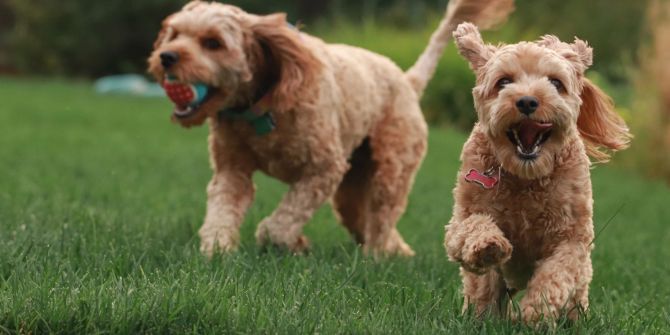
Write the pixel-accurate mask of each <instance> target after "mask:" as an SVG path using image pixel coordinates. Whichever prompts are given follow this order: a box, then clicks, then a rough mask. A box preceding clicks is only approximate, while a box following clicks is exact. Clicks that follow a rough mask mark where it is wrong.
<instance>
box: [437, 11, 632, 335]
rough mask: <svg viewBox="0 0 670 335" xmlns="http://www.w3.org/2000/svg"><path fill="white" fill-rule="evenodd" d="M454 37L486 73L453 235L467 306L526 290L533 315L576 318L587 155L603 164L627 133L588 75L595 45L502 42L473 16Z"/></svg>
mask: <svg viewBox="0 0 670 335" xmlns="http://www.w3.org/2000/svg"><path fill="white" fill-rule="evenodd" d="M454 37H455V40H456V44H457V46H458V49H459V51H460V53H461V55H463V57H464V58H466V60H467V61H468V62H469V63H470V66H471V68H472V69H473V70H474V72H475V73H476V76H477V83H476V86H475V88H474V90H473V96H474V100H475V109H476V111H477V116H478V119H479V121H478V122H477V123H476V124H475V126H474V129H473V130H472V133H471V135H470V138H469V139H468V141H467V142H466V143H465V145H464V148H463V152H462V154H461V161H462V167H461V170H460V172H459V178H458V181H457V185H456V188H455V190H454V201H455V205H454V211H453V217H452V219H451V220H450V222H449V225H447V227H446V238H445V247H446V249H447V253H448V256H449V258H450V259H451V260H452V261H455V262H458V263H459V264H460V265H461V277H462V280H463V293H464V296H465V303H464V309H465V310H467V309H469V308H474V310H475V311H476V312H477V313H479V314H482V313H484V312H487V311H491V312H493V313H499V314H501V315H507V313H509V312H510V310H509V308H508V306H509V304H508V302H509V299H510V298H511V296H513V295H514V294H515V293H516V292H518V291H520V290H523V289H525V290H526V293H525V296H524V297H523V298H522V299H521V301H520V311H521V313H522V315H521V317H522V318H523V319H524V320H525V321H528V322H534V321H538V320H539V319H541V318H547V319H555V318H556V317H559V316H561V315H567V316H568V317H570V318H577V317H578V316H579V314H580V311H584V310H586V309H587V308H588V303H589V301H588V290H589V283H590V282H591V277H592V267H591V249H592V248H593V239H594V233H593V222H592V215H593V208H592V207H593V199H592V191H591V180H590V172H589V171H590V167H591V164H592V163H591V161H590V159H589V156H590V157H591V158H592V159H594V160H595V161H599V162H604V161H606V160H607V159H608V158H609V155H610V153H611V152H613V151H617V150H621V149H624V148H626V147H627V146H628V143H629V141H630V138H631V135H630V134H629V132H628V128H627V127H626V124H625V123H624V121H623V120H622V119H621V117H619V116H618V115H617V114H616V112H615V111H614V107H613V104H612V102H611V99H610V98H609V97H608V96H607V95H605V94H604V93H603V92H602V91H601V90H600V89H599V88H598V87H597V86H595V85H594V84H593V83H592V82H591V81H589V79H587V78H586V77H585V74H584V73H585V71H586V70H587V68H588V67H589V66H591V64H592V57H593V51H592V49H591V48H590V47H589V46H588V45H587V43H586V42H584V41H581V40H579V39H576V40H575V42H574V43H572V44H568V43H564V42H561V41H560V40H559V39H558V38H556V37H554V36H544V37H542V38H541V39H540V40H539V41H537V42H521V43H518V44H513V45H499V46H493V45H489V44H485V43H484V41H483V40H482V37H481V35H480V33H479V31H478V29H477V27H476V26H474V25H472V24H468V23H464V24H461V25H460V26H459V27H458V28H457V29H456V31H455V32H454ZM513 316H514V315H513Z"/></svg>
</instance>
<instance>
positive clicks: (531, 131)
mask: <svg viewBox="0 0 670 335" xmlns="http://www.w3.org/2000/svg"><path fill="white" fill-rule="evenodd" d="M553 126H554V125H553V124H551V123H540V122H537V121H533V120H531V119H525V120H523V121H521V124H519V129H518V134H519V140H520V141H521V145H522V146H523V147H524V148H525V149H531V148H532V147H533V145H534V144H535V142H537V138H538V137H540V135H542V134H543V133H545V132H546V131H548V130H550V129H551V128H553Z"/></svg>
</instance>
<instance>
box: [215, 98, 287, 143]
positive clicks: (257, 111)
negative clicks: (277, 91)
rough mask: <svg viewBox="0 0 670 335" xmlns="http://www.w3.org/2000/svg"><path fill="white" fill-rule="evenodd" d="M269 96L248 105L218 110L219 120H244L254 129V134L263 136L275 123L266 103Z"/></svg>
mask: <svg viewBox="0 0 670 335" xmlns="http://www.w3.org/2000/svg"><path fill="white" fill-rule="evenodd" d="M269 96H270V95H268V96H266V97H265V98H263V99H261V100H260V101H259V102H257V103H256V104H254V105H252V106H249V107H238V108H228V109H224V110H222V111H220V112H219V115H218V116H219V121H223V120H233V121H237V120H241V121H246V122H247V123H249V125H251V126H252V127H253V128H254V130H255V131H256V135H258V136H265V135H268V134H270V133H271V132H272V131H273V130H274V129H275V128H276V127H277V125H276V124H275V120H274V118H273V117H272V113H271V111H270V108H269V107H270V104H269V103H268V100H269Z"/></svg>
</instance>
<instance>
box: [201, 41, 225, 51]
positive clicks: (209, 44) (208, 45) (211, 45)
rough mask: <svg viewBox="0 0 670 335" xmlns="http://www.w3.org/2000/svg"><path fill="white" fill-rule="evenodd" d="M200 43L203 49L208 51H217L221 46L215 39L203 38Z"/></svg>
mask: <svg viewBox="0 0 670 335" xmlns="http://www.w3.org/2000/svg"><path fill="white" fill-rule="evenodd" d="M200 43H202V47H203V48H205V49H209V50H219V49H221V46H222V45H221V42H219V40H217V39H216V38H203V39H202V41H201V42H200Z"/></svg>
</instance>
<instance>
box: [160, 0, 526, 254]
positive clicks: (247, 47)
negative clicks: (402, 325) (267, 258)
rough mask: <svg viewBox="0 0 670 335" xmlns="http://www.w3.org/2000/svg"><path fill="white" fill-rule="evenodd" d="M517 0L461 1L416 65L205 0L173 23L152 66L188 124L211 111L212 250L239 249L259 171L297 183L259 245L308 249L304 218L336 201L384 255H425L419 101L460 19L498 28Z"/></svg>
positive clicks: (204, 243)
mask: <svg viewBox="0 0 670 335" xmlns="http://www.w3.org/2000/svg"><path fill="white" fill-rule="evenodd" d="M512 8H513V2H512V0H455V1H452V2H450V5H449V7H448V10H447V15H446V16H445V19H444V20H443V21H442V22H441V24H440V27H439V28H438V30H437V31H436V33H435V34H434V35H433V38H432V39H431V43H430V44H429V46H428V48H427V49H426V51H425V52H424V54H422V56H421V57H420V59H419V60H418V62H417V63H416V64H415V66H414V67H413V68H411V69H410V70H409V71H407V72H403V71H402V70H401V69H400V68H399V67H398V66H397V65H395V64H394V63H393V62H391V61H390V60H389V59H388V58H386V57H383V56H380V55H377V54H375V53H372V52H370V51H367V50H363V49H360V48H356V47H351V46H346V45H337V44H327V43H324V42H323V41H322V40H320V39H318V38H316V37H313V36H310V35H308V34H305V33H302V32H300V31H299V30H298V29H296V28H295V27H293V26H291V25H289V24H288V23H287V21H286V17H285V15H284V14H271V15H266V16H261V15H254V14H250V13H247V12H245V11H243V10H242V9H240V8H238V7H235V6H231V5H225V4H221V3H215V2H212V3H209V2H202V1H194V2H191V3H189V4H187V5H186V6H185V7H184V8H183V9H182V10H181V11H179V12H177V13H175V14H173V15H171V16H169V17H168V18H167V19H166V20H165V21H164V22H163V29H162V30H161V31H160V33H159V36H158V39H157V41H156V43H155V45H154V51H153V53H152V55H151V56H150V58H149V72H150V73H151V74H153V76H154V77H155V78H156V79H157V80H158V81H159V82H162V83H163V85H164V87H165V89H166V91H167V93H168V96H169V97H170V99H171V100H172V101H173V102H174V103H175V110H174V112H173V114H172V118H173V120H175V121H176V122H178V123H179V124H181V125H183V126H185V127H191V126H197V125H201V124H203V123H204V122H205V121H207V120H209V127H210V136H209V151H210V160H211V165H212V168H213V170H214V175H213V177H212V180H211V182H210V183H209V186H208V188H207V213H206V216H205V223H204V225H203V226H202V228H201V229H200V231H199V234H200V238H201V251H202V252H203V253H204V254H205V255H208V256H211V255H212V254H214V253H215V252H217V251H219V252H228V251H232V250H235V249H236V248H237V247H238V245H239V228H240V225H241V224H242V221H243V219H244V215H245V212H246V211H247V209H248V208H249V206H250V204H251V203H252V201H253V198H254V193H255V187H254V184H253V181H252V175H253V174H254V172H256V171H262V172H264V173H265V174H267V175H269V176H272V177H274V178H277V179H279V180H280V181H282V182H285V183H286V184H288V185H289V186H290V187H289V190H288V192H287V193H286V194H285V196H284V197H283V199H282V200H281V202H280V204H279V206H278V207H277V208H276V209H275V211H274V212H273V213H272V214H271V215H270V216H269V217H267V218H266V219H264V220H263V221H262V222H261V223H260V224H259V226H258V228H257V231H256V239H257V242H258V243H259V244H261V245H266V244H272V245H276V246H280V247H284V248H288V249H289V250H291V251H293V252H295V253H300V252H302V251H304V250H305V249H306V248H307V247H308V244H309V243H308V240H307V238H306V237H305V236H304V235H303V234H302V229H303V226H304V225H305V224H306V223H307V222H308V221H309V219H310V218H311V216H312V215H313V214H314V212H315V211H316V210H317V209H318V208H319V207H320V206H321V205H322V204H324V203H325V202H326V201H328V200H329V199H332V202H333V208H334V210H335V212H336V215H337V216H338V217H339V219H340V221H341V222H342V224H343V225H344V226H345V227H346V228H347V229H348V230H349V231H350V232H351V234H352V235H353V236H354V237H355V239H356V240H357V242H359V243H360V244H361V245H362V246H363V248H364V250H365V251H366V252H368V253H371V254H373V255H375V256H385V255H407V256H409V255H413V254H414V251H413V250H412V249H411V248H410V246H409V245H407V244H406V243H405V241H404V240H403V238H402V237H401V235H400V233H399V232H398V230H397V229H396V223H397V221H398V219H399V218H400V216H401V215H402V214H403V212H404V210H405V206H406V204H407V196H408V194H409V192H410V189H411V187H412V184H413V181H414V176H415V174H416V171H417V169H418V168H419V166H420V164H421V162H422V160H423V157H424V155H425V152H426V146H427V144H426V142H427V132H428V129H427V125H426V122H425V121H424V118H423V115H422V113H421V108H420V106H419V99H420V97H421V95H422V92H423V90H424V88H425V87H426V85H427V84H428V81H429V80H430V79H431V78H432V76H433V74H434V72H435V68H436V66H437V63H438V61H439V59H440V56H441V54H442V52H443V51H444V48H445V46H446V44H447V42H448V40H449V38H451V32H453V30H454V28H455V27H456V26H457V24H458V23H460V22H464V21H465V20H479V21H480V22H479V23H481V24H482V25H489V26H490V25H493V24H495V23H497V22H499V21H501V20H502V19H504V18H505V17H506V16H507V14H508V13H509V12H511V9H512Z"/></svg>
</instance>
